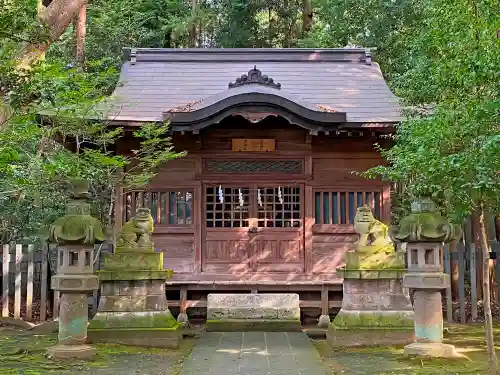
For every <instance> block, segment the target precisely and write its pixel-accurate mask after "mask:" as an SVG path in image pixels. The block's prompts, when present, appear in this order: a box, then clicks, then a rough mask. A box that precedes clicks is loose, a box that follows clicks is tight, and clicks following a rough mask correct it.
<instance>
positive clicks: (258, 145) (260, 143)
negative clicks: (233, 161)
mask: <svg viewBox="0 0 500 375" xmlns="http://www.w3.org/2000/svg"><path fill="white" fill-rule="evenodd" d="M232 146H233V151H239V152H269V151H274V150H275V148H276V141H275V140H274V139H239V138H238V139H232Z"/></svg>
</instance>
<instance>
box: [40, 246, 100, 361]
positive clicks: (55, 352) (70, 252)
mask: <svg viewBox="0 0 500 375" xmlns="http://www.w3.org/2000/svg"><path fill="white" fill-rule="evenodd" d="M59 252H60V253H59V256H58V258H59V262H60V272H61V273H60V274H58V275H55V276H53V277H52V289H54V290H58V291H59V292H60V305H59V335H58V345H56V346H54V347H52V348H50V349H49V350H48V354H49V356H51V357H52V358H54V359H70V358H77V359H92V358H93V357H94V356H95V354H96V351H95V349H94V348H92V347H90V346H88V345H86V341H87V323H88V310H89V305H88V293H89V292H91V291H92V290H95V289H97V287H98V285H99V284H98V279H97V277H96V276H95V275H92V274H87V273H86V272H88V271H90V270H91V266H90V265H89V264H90V263H89V259H92V253H93V248H92V247H89V246H82V245H78V246H76V245H75V246H66V247H62V248H61V249H59ZM72 268H74V270H71V269H72ZM70 272H71V273H70Z"/></svg>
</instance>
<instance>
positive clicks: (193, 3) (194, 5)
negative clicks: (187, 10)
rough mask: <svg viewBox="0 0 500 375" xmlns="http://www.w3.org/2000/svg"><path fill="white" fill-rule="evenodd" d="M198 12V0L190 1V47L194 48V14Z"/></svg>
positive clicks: (195, 38)
mask: <svg viewBox="0 0 500 375" xmlns="http://www.w3.org/2000/svg"><path fill="white" fill-rule="evenodd" d="M197 11H198V0H191V25H190V29H189V43H190V47H192V48H196V41H197V37H196V23H197V22H196V13H197Z"/></svg>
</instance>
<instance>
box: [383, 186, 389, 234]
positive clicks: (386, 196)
mask: <svg viewBox="0 0 500 375" xmlns="http://www.w3.org/2000/svg"><path fill="white" fill-rule="evenodd" d="M381 219H382V221H383V222H384V223H386V224H389V225H390V224H391V185H390V184H384V187H383V191H382V218H381Z"/></svg>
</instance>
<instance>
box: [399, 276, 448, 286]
mask: <svg viewBox="0 0 500 375" xmlns="http://www.w3.org/2000/svg"><path fill="white" fill-rule="evenodd" d="M403 285H404V287H405V288H409V289H446V288H447V287H448V286H449V285H450V275H448V274H445V273H407V274H405V275H404V276H403Z"/></svg>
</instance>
